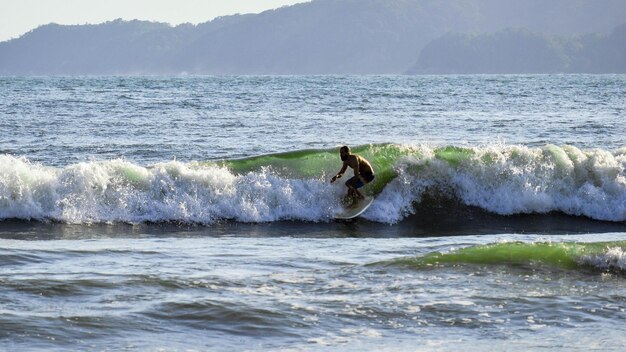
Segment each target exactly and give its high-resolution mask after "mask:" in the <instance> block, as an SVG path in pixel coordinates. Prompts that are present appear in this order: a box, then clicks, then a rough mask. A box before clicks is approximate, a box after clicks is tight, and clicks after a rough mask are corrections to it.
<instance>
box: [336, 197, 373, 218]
mask: <svg viewBox="0 0 626 352" xmlns="http://www.w3.org/2000/svg"><path fill="white" fill-rule="evenodd" d="M372 202H374V197H367V196H366V197H365V198H363V199H361V200H360V201H358V202H357V203H356V204H355V205H354V206H351V207H349V208H344V209H343V210H342V211H340V212H339V213H337V214H335V219H340V220H348V219H354V218H356V217H357V216H359V215H361V214H363V212H365V211H366V210H367V208H369V207H370V205H372Z"/></svg>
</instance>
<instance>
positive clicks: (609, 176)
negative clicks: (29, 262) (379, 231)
mask: <svg viewBox="0 0 626 352" xmlns="http://www.w3.org/2000/svg"><path fill="white" fill-rule="evenodd" d="M354 150H355V152H356V153H359V154H361V155H363V156H365V157H366V158H367V159H368V160H370V161H371V162H372V164H373V165H374V167H375V169H376V172H377V177H376V179H375V180H374V182H373V183H372V184H371V185H368V186H367V187H366V190H367V191H369V192H371V193H374V194H376V201H375V202H374V204H373V205H372V207H370V209H369V210H368V211H367V212H366V213H365V214H364V217H365V218H366V219H368V220H371V221H377V222H383V223H396V222H399V221H402V219H404V218H405V217H407V216H408V215H410V214H413V213H414V212H415V205H416V204H419V203H420V202H421V201H422V198H423V197H424V196H425V195H426V194H429V195H435V196H441V197H447V198H450V197H451V198H454V199H457V200H458V201H459V202H461V203H463V204H466V205H471V206H477V207H480V208H482V209H484V210H486V211H488V212H493V213H496V214H501V215H511V214H522V213H546V212H552V211H558V212H563V213H566V214H570V215H576V216H586V217H589V218H592V219H597V220H608V221H625V220H626V174H625V171H624V169H625V168H626V148H625V149H620V150H617V151H614V152H611V151H607V150H602V149H594V150H579V149H577V148H575V147H572V146H562V147H558V146H554V145H547V146H545V147H542V148H529V147H525V146H517V145H513V146H507V145H494V146H485V147H471V148H460V147H456V146H445V147H431V146H401V145H393V144H381V145H369V146H360V147H357V148H354ZM340 166H341V165H340V161H339V158H338V155H337V151H336V150H334V149H328V150H300V151H295V152H290V153H281V154H272V155H261V156H256V157H250V158H244V159H236V160H224V161H219V162H193V163H181V162H177V161H170V162H164V163H158V164H154V165H149V166H141V165H137V164H133V163H131V162H129V161H125V160H109V161H92V162H84V163H78V164H74V165H69V166H67V167H63V168H52V167H46V166H44V165H40V164H38V163H33V162H30V161H29V160H27V159H24V158H18V157H14V156H11V155H3V156H0V219H10V218H16V219H37V220H54V221H60V222H66V223H107V222H127V223H140V222H163V221H168V222H169V221H172V222H184V223H200V224H213V223H215V222H217V221H220V220H224V219H226V220H233V221H238V222H273V221H281V220H296V221H313V222H316V221H330V220H331V219H332V217H333V214H334V213H335V212H336V211H338V209H339V204H340V203H341V198H342V197H343V194H344V193H345V187H344V186H343V185H342V184H341V182H339V183H338V184H333V185H331V184H329V183H328V179H329V176H330V175H333V174H334V173H335V172H336V171H337V170H338V169H339V167H340Z"/></svg>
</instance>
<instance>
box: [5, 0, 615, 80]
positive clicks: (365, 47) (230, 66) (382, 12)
mask: <svg viewBox="0 0 626 352" xmlns="http://www.w3.org/2000/svg"><path fill="white" fill-rule="evenodd" d="M622 23H626V1H623V0H550V1H545V0H313V1H311V2H308V3H301V4H297V5H293V6H288V7H283V8H280V9H277V10H271V11H266V12H263V13H260V14H255V15H235V16H227V17H221V18H218V19H215V20H213V21H210V22H206V23H203V24H199V25H190V24H186V25H179V26H176V27H172V26H170V25H168V24H164V23H154V22H145V21H122V20H115V21H110V22H106V23H103V24H98V25H75V26H63V25H56V24H49V25H45V26H41V27H39V28H37V29H35V30H33V31H31V32H28V33H26V34H25V35H23V36H21V37H19V38H17V39H13V40H10V41H6V42H2V43H0V74H3V75H31V74H32V75H48V74H95V75H99V74H181V73H189V74H326V73H333V74H361V73H404V72H406V71H407V70H409V69H411V68H412V67H413V68H414V70H417V71H428V70H431V69H432V67H431V66H428V65H427V66H421V65H422V64H423V63H424V62H428V59H423V57H424V56H423V55H426V54H423V55H422V56H420V53H421V51H422V49H423V48H425V47H427V48H428V47H430V49H429V50H432V49H433V48H438V47H439V48H440V47H452V46H454V45H453V44H451V43H454V42H462V41H466V42H467V43H471V44H472V45H475V44H476V45H477V43H478V42H475V41H476V40H478V41H479V42H489V40H490V39H489V37H481V36H482V35H484V36H495V37H497V36H499V35H500V34H498V33H504V34H503V35H504V36H507V35H509V34H507V33H508V32H506V31H505V29H506V28H521V29H523V30H524V31H527V32H528V33H538V34H537V35H539V36H546V37H549V38H553V37H554V38H557V37H558V38H561V37H566V38H571V37H574V36H578V38H580V43H584V44H585V45H587V43H593V44H589V45H590V46H587V47H588V48H591V47H592V46H593V45H599V46H602V45H611V44H607V43H605V42H603V41H602V40H604V39H606V40H609V41H610V40H612V39H610V38H609V37H608V36H609V35H608V33H610V32H611V31H612V30H613V29H614V28H615V27H616V26H618V25H620V24H622ZM501 31H505V32H501ZM449 33H457V34H456V36H457V37H455V35H454V34H449ZM462 33H473V34H471V35H470V34H462ZM489 33H492V34H489ZM493 33H496V34H493ZM584 33H600V34H598V36H602V35H604V36H605V38H604V37H603V38H604V39H602V38H600V37H598V36H589V37H585V36H584ZM433 41H434V42H433ZM496 41H497V40H496ZM429 43H430V44H429ZM427 45H428V46H427ZM437 45H439V46H437ZM481 45H483V44H481ZM484 45H486V46H489V45H487V44H484ZM478 47H480V45H478ZM622 48H623V46H622ZM438 50H439V49H438ZM450 50H452V49H450ZM568 50H569V49H568ZM571 50H576V49H571ZM590 50H591V49H590ZM453 51H454V50H453ZM432 52H433V51H431V53H432ZM433 57H436V55H434V56H433ZM418 59H419V60H420V63H418V65H417V66H416V62H418ZM423 60H426V61H423ZM581 60H583V61H584V62H583V61H581V62H580V63H577V64H576V65H578V66H574V65H573V64H572V63H570V64H569V65H570V66H568V67H580V68H581V69H582V68H585V69H586V70H594V69H596V68H595V66H594V65H595V64H596V62H597V61H594V60H587V59H584V58H583V57H581ZM585 60H587V61H585ZM418 66H419V67H418ZM455 70H456V69H455ZM444 71H445V70H444Z"/></svg>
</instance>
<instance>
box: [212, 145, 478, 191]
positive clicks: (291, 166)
mask: <svg viewBox="0 0 626 352" xmlns="http://www.w3.org/2000/svg"><path fill="white" fill-rule="evenodd" d="M351 149H352V152H353V153H354V154H359V155H361V156H362V157H364V158H365V159H367V160H368V161H369V162H370V163H371V164H372V166H373V167H374V172H375V173H376V178H375V179H374V181H373V182H372V183H371V184H370V185H369V186H368V188H369V189H370V192H372V193H374V194H378V193H380V192H381V191H382V190H383V188H385V186H386V185H387V184H388V183H389V182H391V181H392V180H393V179H394V178H396V176H397V175H398V173H397V172H396V170H395V168H394V166H395V165H396V163H397V162H398V160H400V159H401V158H404V157H408V156H410V157H412V158H415V159H422V158H424V155H423V154H422V150H420V149H418V148H412V147H406V146H400V145H394V144H373V145H361V146H357V147H353V148H351ZM473 154H474V152H473V150H471V149H469V148H459V147H454V146H446V147H441V148H437V149H435V150H434V156H435V158H436V159H438V160H444V161H447V162H448V163H449V164H450V165H451V166H457V165H459V164H460V163H461V162H463V161H465V160H468V159H469V158H471V156H472V155H473ZM217 164H218V165H219V166H223V167H226V168H228V169H229V170H231V171H232V172H234V173H236V174H245V173H248V172H255V171H260V170H263V169H264V168H268V169H270V170H271V171H272V172H274V173H277V174H278V175H281V176H284V177H290V178H309V179H324V178H330V177H331V176H332V175H334V174H335V173H336V172H337V171H339V169H340V168H341V165H342V163H341V160H340V159H339V147H337V148H332V149H307V150H297V151H293V152H286V153H277V154H268V155H260V156H254V157H249V158H242V159H231V160H224V161H220V162H218V163H217ZM350 175H351V170H348V172H347V175H346V176H350ZM344 178H345V177H344Z"/></svg>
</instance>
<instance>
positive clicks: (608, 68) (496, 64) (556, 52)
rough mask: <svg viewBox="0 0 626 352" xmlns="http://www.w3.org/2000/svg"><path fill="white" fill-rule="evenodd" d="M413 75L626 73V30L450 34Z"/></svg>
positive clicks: (431, 47)
mask: <svg viewBox="0 0 626 352" xmlns="http://www.w3.org/2000/svg"><path fill="white" fill-rule="evenodd" d="M409 73H461V74H462V73H626V24H624V25H621V26H619V27H617V28H615V30H613V32H612V33H610V34H609V35H600V34H588V35H578V36H572V37H555V36H548V35H544V34H538V33H533V32H530V31H528V30H523V29H506V30H502V31H498V32H495V33H490V34H480V35H476V34H467V33H449V34H446V35H444V36H442V37H440V38H438V39H435V40H433V41H432V42H430V43H429V44H428V45H426V47H425V48H424V49H423V50H422V51H421V53H420V56H419V59H418V61H417V63H416V65H415V66H414V67H413V68H412V69H411V70H409Z"/></svg>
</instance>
